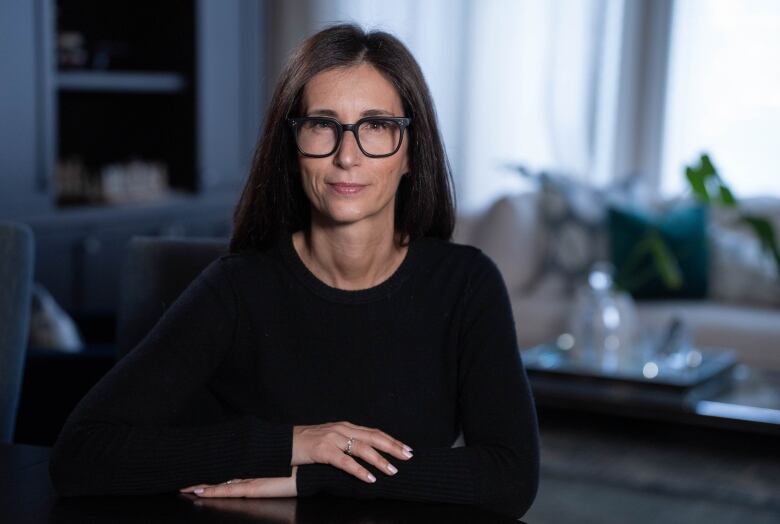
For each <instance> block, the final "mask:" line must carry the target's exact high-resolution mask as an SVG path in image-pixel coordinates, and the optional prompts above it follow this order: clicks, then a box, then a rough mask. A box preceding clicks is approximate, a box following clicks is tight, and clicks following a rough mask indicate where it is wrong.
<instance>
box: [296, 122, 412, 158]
mask: <svg viewBox="0 0 780 524" xmlns="http://www.w3.org/2000/svg"><path fill="white" fill-rule="evenodd" d="M411 122H412V119H411V118H408V117H395V116H369V117H366V118H361V119H360V120H358V121H357V122H355V123H354V124H342V123H341V122H339V121H338V120H336V119H335V118H330V117H327V116H303V117H299V118H288V119H287V123H288V124H289V125H290V127H291V128H292V130H293V135H295V145H296V146H297V147H298V152H299V153H300V154H302V155H304V156H308V157H314V158H323V157H326V156H330V155H332V154H333V153H335V152H336V150H337V149H338V148H339V146H340V145H341V139H342V138H343V136H344V131H352V134H354V135H355V141H356V142H357V145H358V147H359V148H360V150H361V151H362V152H363V154H364V155H366V156H367V157H371V158H382V157H386V156H391V155H394V154H395V153H397V152H398V149H399V148H400V147H401V143H402V142H403V139H404V130H405V129H406V128H407V127H409V124H411Z"/></svg>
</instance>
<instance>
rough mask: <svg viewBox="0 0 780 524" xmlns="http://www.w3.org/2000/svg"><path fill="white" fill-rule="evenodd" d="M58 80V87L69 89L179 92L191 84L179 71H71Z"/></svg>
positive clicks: (61, 73)
mask: <svg viewBox="0 0 780 524" xmlns="http://www.w3.org/2000/svg"><path fill="white" fill-rule="evenodd" d="M56 79H57V80H56V83H57V88H58V89H60V90H65V91H102V92H129V93H179V92H182V91H184V90H185V89H186V88H187V87H188V85H189V82H188V81H187V77H186V76H184V75H182V74H179V73H145V72H116V71H111V72H108V71H73V72H71V71H67V72H58V73H57V75H56Z"/></svg>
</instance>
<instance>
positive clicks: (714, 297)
mask: <svg viewBox="0 0 780 524" xmlns="http://www.w3.org/2000/svg"><path fill="white" fill-rule="evenodd" d="M541 199H542V197H541V196H540V191H538V190H534V191H529V192H525V193H521V194H516V195H510V196H505V197H502V198H500V199H498V200H496V201H495V202H494V203H493V204H492V205H491V206H489V208H488V209H486V210H485V211H484V212H482V213H478V214H461V215H459V217H458V221H457V226H456V230H455V234H454V241H455V242H458V243H463V244H470V245H474V246H476V247H479V248H480V249H482V250H483V251H484V252H485V253H486V254H487V255H488V256H490V257H491V258H492V259H493V261H494V262H495V263H496V265H497V266H498V268H499V269H500V270H501V273H502V275H503V277H504V280H505V283H506V285H507V288H508V290H509V294H510V298H511V303H512V309H513V313H514V318H515V325H516V328H517V337H518V345H519V347H520V348H521V349H528V348H531V347H534V346H536V345H539V344H542V343H545V342H549V341H552V340H555V338H556V337H557V336H558V335H559V334H561V333H563V332H565V331H566V330H567V319H568V318H569V314H570V312H571V307H572V292H571V290H570V289H569V290H567V289H563V288H562V287H561V286H560V285H557V286H556V285H550V283H549V282H546V281H545V278H546V277H545V267H544V265H545V264H546V259H545V256H544V253H545V250H546V249H547V248H548V247H549V245H550V242H551V239H550V238H549V237H550V232H549V231H547V230H546V228H545V224H544V221H543V220H542V218H541V216H540V206H541V205H542V204H541ZM742 205H744V206H745V207H746V208H748V209H750V210H751V211H753V212H756V213H761V214H762V215H764V216H766V217H768V218H769V219H770V221H771V222H773V224H774V227H775V231H776V232H779V231H780V199H776V198H758V199H752V200H747V201H744V202H743V203H742ZM732 218H733V217H730V216H729V213H728V212H725V211H720V210H717V209H712V210H711V213H710V214H709V218H708V221H709V223H708V229H709V230H708V235H709V242H710V247H709V252H710V265H709V282H710V284H709V290H708V292H707V296H706V297H705V298H702V299H694V300H691V299H674V300H672V299H665V300H638V301H636V310H637V311H636V312H637V318H638V323H639V326H640V327H641V328H642V329H645V330H654V329H655V330H662V329H663V328H664V327H665V326H667V325H668V324H669V322H670V321H671V320H672V319H675V318H677V319H680V320H682V321H683V323H684V324H685V325H686V326H687V327H688V329H689V332H690V334H691V337H692V340H693V342H694V344H695V345H696V346H697V347H701V348H709V347H716V348H728V349H732V350H734V351H735V352H736V355H737V359H738V360H739V361H740V362H742V363H745V364H748V365H751V366H759V367H762V368H765V369H775V370H780V277H778V275H777V273H776V272H775V271H776V270H775V268H774V267H768V266H767V260H766V257H762V254H761V250H760V248H759V247H758V245H757V242H756V241H755V240H754V239H753V238H752V237H751V235H749V234H747V233H746V232H745V231H744V230H739V228H735V227H734V226H733V220H731V219H732Z"/></svg>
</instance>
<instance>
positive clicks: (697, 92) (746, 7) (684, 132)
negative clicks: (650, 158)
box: [660, 0, 780, 197]
mask: <svg viewBox="0 0 780 524" xmlns="http://www.w3.org/2000/svg"><path fill="white" fill-rule="evenodd" d="M669 60H670V62H669V77H668V86H667V95H666V96H667V106H666V123H665V132H664V141H663V153H662V155H663V156H662V163H661V166H662V172H661V177H660V178H661V190H662V192H663V193H665V194H667V195H668V194H676V193H679V192H680V191H681V190H682V189H683V188H685V187H686V184H685V180H684V174H683V169H684V166H685V165H687V164H690V163H691V162H692V161H694V160H695V159H696V158H697V157H698V155H699V153H700V152H702V151H707V152H709V153H710V154H711V156H712V158H713V160H714V161H715V163H716V167H718V168H719V171H720V172H721V174H722V175H723V177H724V178H725V179H726V181H727V182H728V183H729V185H730V186H731V187H732V189H733V190H734V191H735V193H736V194H737V196H738V197H746V196H755V195H767V194H769V195H774V196H778V197H780V168H778V167H777V151H778V150H779V149H780V66H778V64H780V2H777V1H776V0H740V1H738V2H735V1H733V0H677V2H675V7H674V18H673V26H672V40H671V49H670V56H669Z"/></svg>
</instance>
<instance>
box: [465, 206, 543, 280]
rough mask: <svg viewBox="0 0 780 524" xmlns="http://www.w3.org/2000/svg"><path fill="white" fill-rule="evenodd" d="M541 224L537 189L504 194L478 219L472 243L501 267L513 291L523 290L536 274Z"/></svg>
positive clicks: (539, 250) (540, 240)
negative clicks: (516, 193)
mask: <svg viewBox="0 0 780 524" xmlns="http://www.w3.org/2000/svg"><path fill="white" fill-rule="evenodd" d="M541 242H542V237H541V227H540V224H539V216H538V211H537V198H536V194H535V193H521V194H519V195H511V196H504V197H501V198H499V199H498V200H496V201H495V202H493V204H492V205H491V206H490V208H489V209H488V210H487V212H486V213H485V214H484V215H483V216H482V217H481V218H480V219H479V220H478V221H477V223H476V225H475V226H474V229H473V231H472V237H471V243H472V244H473V245H474V246H476V247H478V248H480V249H481V250H482V251H484V252H485V254H487V255H488V256H489V257H490V258H491V259H492V260H493V261H494V262H495V263H496V265H497V266H498V269H499V270H501V274H502V275H503V277H504V282H505V283H506V286H507V289H508V290H509V292H510V294H512V293H517V292H521V291H522V290H523V289H524V288H525V287H527V286H528V284H529V281H530V279H531V278H532V277H533V276H534V275H536V273H537V266H538V263H539V256H538V254H539V253H540V252H541V247H542V245H541Z"/></svg>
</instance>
